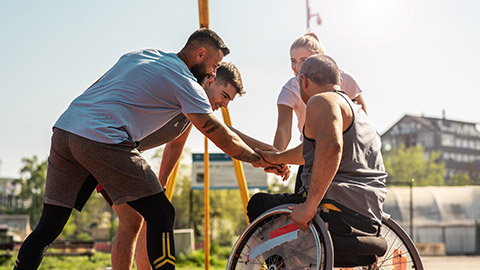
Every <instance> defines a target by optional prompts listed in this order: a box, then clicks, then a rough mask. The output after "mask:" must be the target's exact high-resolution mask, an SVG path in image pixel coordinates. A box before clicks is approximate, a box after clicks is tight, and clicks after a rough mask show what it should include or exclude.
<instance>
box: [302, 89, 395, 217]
mask: <svg viewBox="0 0 480 270" xmlns="http://www.w3.org/2000/svg"><path fill="white" fill-rule="evenodd" d="M335 92H336V93H338V94H339V95H340V96H342V97H343V98H344V99H345V100H346V101H347V102H348V104H349V105H350V108H351V109H352V112H353V122H352V124H351V125H350V127H348V129H347V130H345V131H344V132H343V153H342V159H341V161H340V166H339V168H338V171H337V173H336V175H335V177H334V178H333V181H332V183H331V184H330V187H329V188H328V190H327V193H326V194H325V196H324V198H323V200H322V202H324V201H325V202H332V201H333V202H334V203H336V204H339V205H341V206H343V207H347V208H349V209H351V210H353V211H355V212H357V213H359V214H362V215H364V216H366V217H368V218H371V219H373V220H375V221H376V222H378V223H379V224H380V222H381V217H382V214H383V202H384V201H385V196H386V194H387V189H386V188H385V179H386V177H387V173H386V172H385V167H384V165H383V158H382V153H381V142H380V136H379V135H378V133H377V131H376V130H375V128H374V127H373V125H372V124H371V123H370V120H369V119H368V117H367V115H366V114H365V112H364V111H363V110H362V107H361V106H360V105H357V104H355V103H353V102H352V101H351V100H350V99H349V98H348V96H347V95H346V94H345V93H343V92H340V91H335ZM303 137H304V140H303V158H304V159H305V167H304V169H303V173H302V175H301V179H302V188H301V189H300V192H304V191H306V192H307V193H308V189H309V188H310V181H311V176H312V165H313V159H314V153H315V140H312V139H310V138H308V137H307V136H305V132H304V134H303Z"/></svg>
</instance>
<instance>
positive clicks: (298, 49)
mask: <svg viewBox="0 0 480 270" xmlns="http://www.w3.org/2000/svg"><path fill="white" fill-rule="evenodd" d="M314 54H325V49H324V48H323V45H322V43H321V42H320V39H319V38H318V37H317V35H316V34H315V33H313V32H307V33H306V34H305V35H303V36H301V37H299V38H297V39H296V40H295V41H294V42H293V44H292V46H291V47H290V61H291V67H292V70H293V74H294V75H295V76H294V77H293V78H291V79H290V80H288V82H287V83H286V84H285V85H284V86H283V88H282V90H281V91H280V94H279V95H278V101H277V107H278V120H277V130H276V132H275V139H274V140H273V146H275V147H276V148H277V149H278V150H280V151H283V150H285V149H286V148H287V146H288V143H289V142H290V139H291V137H292V116H293V112H295V114H296V116H297V120H298V130H299V131H300V134H302V128H303V125H304V123H305V108H306V105H305V103H303V100H302V98H301V97H300V86H299V85H298V81H297V74H298V72H299V71H300V67H301V66H302V63H303V62H304V61H305V60H306V59H307V58H308V57H309V56H311V55H314ZM340 76H341V78H342V85H341V87H342V91H344V92H346V93H347V95H348V96H349V97H350V98H351V99H352V100H355V101H356V102H357V104H359V105H361V106H362V108H363V110H364V111H365V112H367V109H366V104H365V100H364V99H363V96H362V89H361V88H360V86H359V85H358V84H357V82H356V81H355V79H354V78H353V76H352V75H351V74H349V73H347V72H345V71H342V70H340ZM300 139H301V140H302V138H300ZM301 169H302V166H301V167H300V168H299V171H298V173H297V180H298V178H299V175H300V174H301ZM297 189H298V184H296V187H295V191H297Z"/></svg>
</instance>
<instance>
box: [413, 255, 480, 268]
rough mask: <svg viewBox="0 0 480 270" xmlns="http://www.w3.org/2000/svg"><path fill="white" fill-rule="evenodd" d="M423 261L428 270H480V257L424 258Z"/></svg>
mask: <svg viewBox="0 0 480 270" xmlns="http://www.w3.org/2000/svg"><path fill="white" fill-rule="evenodd" d="M422 261H423V266H424V268H425V269H426V270H447V269H448V270H464V269H465V270H473V269H480V256H438V257H437V256H435V257H433V256H431V257H430V256H429V257H425V256H424V257H422Z"/></svg>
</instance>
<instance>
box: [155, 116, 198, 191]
mask: <svg viewBox="0 0 480 270" xmlns="http://www.w3.org/2000/svg"><path fill="white" fill-rule="evenodd" d="M191 130H192V125H190V126H189V127H188V128H187V129H186V130H185V131H184V132H183V134H182V135H180V136H178V137H177V138H176V139H175V140H173V141H171V142H169V143H167V144H166V145H165V149H164V150H163V154H162V162H161V165H160V173H159V174H158V180H160V184H161V185H162V187H165V186H166V185H167V180H168V177H170V174H172V171H173V168H174V167H175V165H176V164H177V162H178V161H179V160H180V157H181V156H182V152H183V148H184V146H185V142H186V141H187V138H188V135H189V134H190V131H191Z"/></svg>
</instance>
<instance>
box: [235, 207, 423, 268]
mask: <svg viewBox="0 0 480 270" xmlns="http://www.w3.org/2000/svg"><path fill="white" fill-rule="evenodd" d="M289 206H294V204H284V205H280V206H277V207H274V208H272V209H270V210H268V211H265V212H264V213H263V214H261V215H260V216H259V217H258V218H257V219H255V220H254V221H253V222H252V223H251V224H250V225H249V226H248V227H247V228H246V229H245V231H244V232H243V233H242V235H241V236H240V237H239V239H238V240H237V242H236V243H235V245H234V247H233V249H232V252H231V254H230V257H229V259H228V264H227V270H250V269H251V270H257V269H258V270H293V269H318V270H332V269H336V267H342V268H343V267H345V268H347V267H348V268H347V269H365V270H366V269H371V270H374V269H389V270H390V269H391V270H406V269H416V270H423V265H422V261H421V259H420V255H419V253H418V250H417V249H416V247H415V245H414V243H413V241H412V240H411V239H410V237H409V236H408V235H407V233H406V232H405V231H404V230H403V229H402V228H401V227H400V226H399V225H398V224H397V223H396V222H395V221H394V220H392V219H384V220H382V227H381V231H380V235H381V236H382V237H383V239H385V241H386V249H384V250H383V251H382V253H384V254H383V255H381V256H376V255H373V254H370V257H368V256H366V254H368V253H369V249H370V247H369V246H368V241H367V244H365V243H363V244H360V245H357V246H355V245H352V246H351V247H350V248H349V249H350V253H351V255H350V256H356V255H358V254H360V256H359V259H358V260H353V261H355V262H359V264H360V265H349V263H345V262H342V259H341V258H334V250H333V249H334V248H333V241H332V238H331V236H330V234H329V232H328V230H327V226H326V224H325V223H324V222H323V220H322V219H321V218H320V216H319V215H318V214H317V215H316V216H315V218H314V219H313V220H312V222H310V223H309V229H306V230H299V229H298V228H297V227H296V226H295V225H294V224H293V222H292V220H291V218H290V216H289V215H290V213H291V212H292V210H290V209H288V207H289ZM375 238H376V237H375ZM383 239H382V241H383ZM385 241H384V242H385ZM373 249H375V247H373ZM351 250H353V251H351ZM338 253H340V252H338ZM342 254H345V253H342ZM362 256H363V257H362ZM372 256H373V262H372V261H368V260H363V258H371V257H372ZM339 257H342V256H339ZM350 262H351V261H350ZM362 262H363V263H362ZM345 268H343V269H345Z"/></svg>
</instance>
